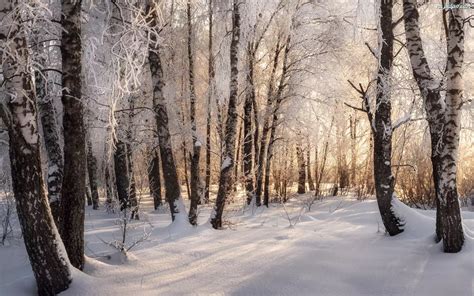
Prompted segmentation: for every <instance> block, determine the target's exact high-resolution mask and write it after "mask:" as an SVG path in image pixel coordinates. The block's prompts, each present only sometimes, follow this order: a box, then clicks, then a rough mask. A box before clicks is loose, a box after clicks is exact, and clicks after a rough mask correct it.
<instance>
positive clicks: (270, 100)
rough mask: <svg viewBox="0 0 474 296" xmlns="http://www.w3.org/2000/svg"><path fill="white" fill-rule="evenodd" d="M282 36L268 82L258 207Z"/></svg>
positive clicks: (260, 153) (256, 191) (260, 160)
mask: <svg viewBox="0 0 474 296" xmlns="http://www.w3.org/2000/svg"><path fill="white" fill-rule="evenodd" d="M280 52H281V47H280V35H278V41H277V45H276V48H275V55H274V57H273V63H272V71H271V74H270V78H269V82H268V93H267V110H266V111H265V117H264V119H263V128H262V137H261V140H260V147H259V149H260V151H259V152H258V163H257V168H256V169H257V178H256V190H255V199H256V204H257V206H260V205H261V198H262V189H263V178H264V175H263V174H264V170H265V152H266V151H267V141H268V133H269V132H270V120H271V115H272V110H273V101H274V97H273V96H274V83H275V75H276V71H277V68H278V58H279V56H280Z"/></svg>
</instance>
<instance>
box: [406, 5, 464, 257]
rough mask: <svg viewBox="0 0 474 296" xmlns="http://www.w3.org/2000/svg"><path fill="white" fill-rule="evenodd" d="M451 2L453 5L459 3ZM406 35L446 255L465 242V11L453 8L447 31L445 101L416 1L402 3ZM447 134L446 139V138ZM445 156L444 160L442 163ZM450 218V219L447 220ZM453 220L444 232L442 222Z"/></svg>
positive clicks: (437, 235)
mask: <svg viewBox="0 0 474 296" xmlns="http://www.w3.org/2000/svg"><path fill="white" fill-rule="evenodd" d="M459 3H461V2H460V1H451V2H450V4H455V5H457V4H459ZM403 12H404V21H405V34H406V39H407V49H408V53H409V56H410V62H411V66H412V71H413V76H414V78H415V80H416V82H417V84H418V88H419V89H420V92H421V95H422V97H423V102H424V107H425V111H426V116H427V121H428V126H429V129H430V136H431V163H432V168H433V183H434V186H435V194H436V204H437V211H436V237H437V241H440V240H441V239H442V240H443V244H444V250H445V252H457V251H459V250H461V248H462V245H463V242H464V234H463V230H462V222H461V214H460V209H459V201H458V196H457V188H456V159H457V153H458V152H457V147H458V143H459V142H458V141H459V127H460V126H459V114H458V113H459V110H457V109H456V108H457V107H456V106H457V105H459V104H460V96H461V94H462V74H461V72H460V69H461V68H462V63H463V56H464V32H463V26H462V25H461V24H462V21H461V19H462V17H463V12H462V9H452V14H450V22H449V28H448V36H447V37H448V46H447V48H448V59H447V64H446V70H447V72H446V78H447V92H446V100H443V98H442V96H441V93H440V87H441V83H440V82H439V81H437V80H436V79H435V78H434V77H433V75H432V74H431V69H430V66H429V64H428V61H427V59H426V56H425V52H424V49H423V42H422V39H421V35H420V21H419V13H418V9H417V6H416V1H414V0H404V1H403ZM443 135H444V136H443ZM443 157H445V159H444V160H443ZM448 217H450V218H448ZM448 219H450V220H451V221H450V222H449V223H448V224H449V225H446V227H448V228H449V229H446V230H445V225H444V224H443V222H445V221H447V220H448Z"/></svg>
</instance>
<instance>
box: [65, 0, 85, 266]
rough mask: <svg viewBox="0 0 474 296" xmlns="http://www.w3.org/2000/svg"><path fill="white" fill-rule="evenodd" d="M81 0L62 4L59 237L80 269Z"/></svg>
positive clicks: (82, 189) (82, 188) (82, 170)
mask: <svg viewBox="0 0 474 296" xmlns="http://www.w3.org/2000/svg"><path fill="white" fill-rule="evenodd" d="M81 3H82V1H81V0H75V1H72V0H62V17H61V24H62V27H63V31H62V41H61V55H62V65H63V71H62V72H63V96H62V102H63V113H64V116H63V133H64V179H63V188H62V190H63V191H62V194H61V219H60V221H61V228H60V230H61V237H62V239H63V241H64V245H65V248H66V251H67V254H68V256H69V260H70V261H71V264H72V265H73V266H74V267H76V268H78V269H80V270H82V269H83V267H84V202H85V198H84V197H85V195H86V194H85V190H86V142H85V131H84V120H83V113H84V112H83V104H82V93H81V85H82V83H81V68H82V65H81V51H82V49H81Z"/></svg>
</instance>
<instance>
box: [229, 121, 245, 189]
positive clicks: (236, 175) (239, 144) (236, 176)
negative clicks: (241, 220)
mask: <svg viewBox="0 0 474 296" xmlns="http://www.w3.org/2000/svg"><path fill="white" fill-rule="evenodd" d="M237 121H239V120H238V119H237ZM237 129H238V130H239V135H238V136H237V145H236V150H237V151H236V152H235V163H236V165H234V178H233V179H234V182H233V184H232V187H233V190H234V192H237V186H238V183H239V166H238V165H237V164H239V163H240V158H241V157H242V155H241V150H240V147H242V133H243V129H244V126H243V124H242V125H241V124H239V122H238V123H237Z"/></svg>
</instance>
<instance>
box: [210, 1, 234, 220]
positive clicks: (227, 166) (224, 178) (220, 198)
mask: <svg viewBox="0 0 474 296" xmlns="http://www.w3.org/2000/svg"><path fill="white" fill-rule="evenodd" d="M239 40H240V12H239V0H233V10H232V41H231V44H230V69H231V73H230V85H229V88H230V94H229V105H228V111H227V122H226V126H225V128H226V133H225V143H224V144H225V146H224V160H223V163H222V166H221V172H220V177H219V190H218V192H217V199H216V205H215V207H214V211H213V214H212V217H211V224H212V227H214V228H215V229H219V228H221V227H222V214H223V212H224V205H225V201H226V198H227V196H228V195H229V193H230V191H231V183H232V182H231V181H232V180H231V179H232V169H233V166H234V165H235V164H234V153H235V134H236V126H237V99H238V87H239V86H238V76H239V70H238V62H239V60H238V58H239V55H238V53H239Z"/></svg>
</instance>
